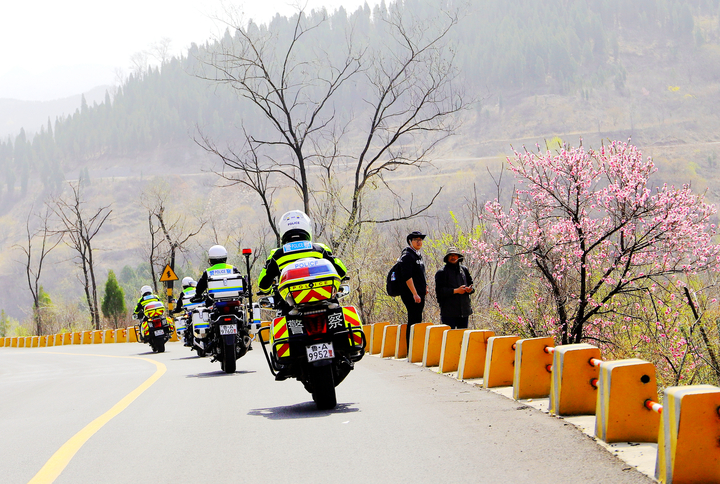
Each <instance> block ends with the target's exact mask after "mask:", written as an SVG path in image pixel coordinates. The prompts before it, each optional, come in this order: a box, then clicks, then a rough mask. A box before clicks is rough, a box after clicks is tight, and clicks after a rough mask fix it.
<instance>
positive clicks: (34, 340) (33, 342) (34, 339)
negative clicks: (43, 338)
mask: <svg viewBox="0 0 720 484" xmlns="http://www.w3.org/2000/svg"><path fill="white" fill-rule="evenodd" d="M38 346H40V336H31V337H30V347H32V348H37V347H38Z"/></svg>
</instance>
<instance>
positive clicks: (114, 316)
mask: <svg viewBox="0 0 720 484" xmlns="http://www.w3.org/2000/svg"><path fill="white" fill-rule="evenodd" d="M101 309H102V313H103V316H105V317H106V318H108V319H110V320H112V323H113V327H114V328H116V329H117V327H118V321H120V319H121V318H124V317H125V314H126V313H127V307H126V306H125V294H124V293H123V290H122V288H121V287H120V285H119V284H118V281H117V278H116V277H115V272H113V271H112V270H111V271H110V272H109V273H108V278H107V282H106V283H105V296H104V297H103V300H102V305H101Z"/></svg>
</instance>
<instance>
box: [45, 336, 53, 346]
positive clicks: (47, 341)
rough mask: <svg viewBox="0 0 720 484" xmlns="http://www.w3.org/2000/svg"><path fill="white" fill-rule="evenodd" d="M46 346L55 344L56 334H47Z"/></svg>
mask: <svg viewBox="0 0 720 484" xmlns="http://www.w3.org/2000/svg"><path fill="white" fill-rule="evenodd" d="M45 346H55V335H54V334H49V335H47V336H45Z"/></svg>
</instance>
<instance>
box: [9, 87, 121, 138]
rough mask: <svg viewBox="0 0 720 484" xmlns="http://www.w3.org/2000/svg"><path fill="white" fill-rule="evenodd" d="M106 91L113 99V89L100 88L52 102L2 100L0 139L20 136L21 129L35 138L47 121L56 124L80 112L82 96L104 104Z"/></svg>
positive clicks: (93, 102)
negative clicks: (60, 119)
mask: <svg viewBox="0 0 720 484" xmlns="http://www.w3.org/2000/svg"><path fill="white" fill-rule="evenodd" d="M106 91H108V92H109V93H110V95H111V96H112V93H113V91H114V88H113V86H98V87H95V88H93V89H90V90H89V91H87V92H85V93H81V94H76V95H74V96H69V97H65V98H62V99H56V100H53V101H21V100H17V99H0V139H5V138H7V137H8V136H12V137H15V136H17V134H18V133H19V132H20V128H25V132H26V133H27V134H28V135H29V136H32V135H33V134H35V133H36V132H38V131H40V127H41V126H46V127H47V122H48V119H50V121H51V122H52V123H53V124H54V123H55V118H57V117H66V116H69V115H71V114H73V113H74V112H75V111H76V110H77V109H80V104H81V99H82V95H83V94H84V95H85V101H87V103H88V105H90V106H92V105H93V104H95V103H98V104H100V103H102V102H103V100H104V99H105V92H106Z"/></svg>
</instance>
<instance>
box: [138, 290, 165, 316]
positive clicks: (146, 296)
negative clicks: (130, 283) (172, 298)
mask: <svg viewBox="0 0 720 484" xmlns="http://www.w3.org/2000/svg"><path fill="white" fill-rule="evenodd" d="M151 302H160V298H159V297H157V296H156V295H155V294H153V292H152V287H150V286H143V287H141V288H140V299H138V302H137V304H136V305H135V311H133V316H135V319H138V320H140V321H142V320H143V319H144V318H145V306H147V305H148V304H150V303H151Z"/></svg>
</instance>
